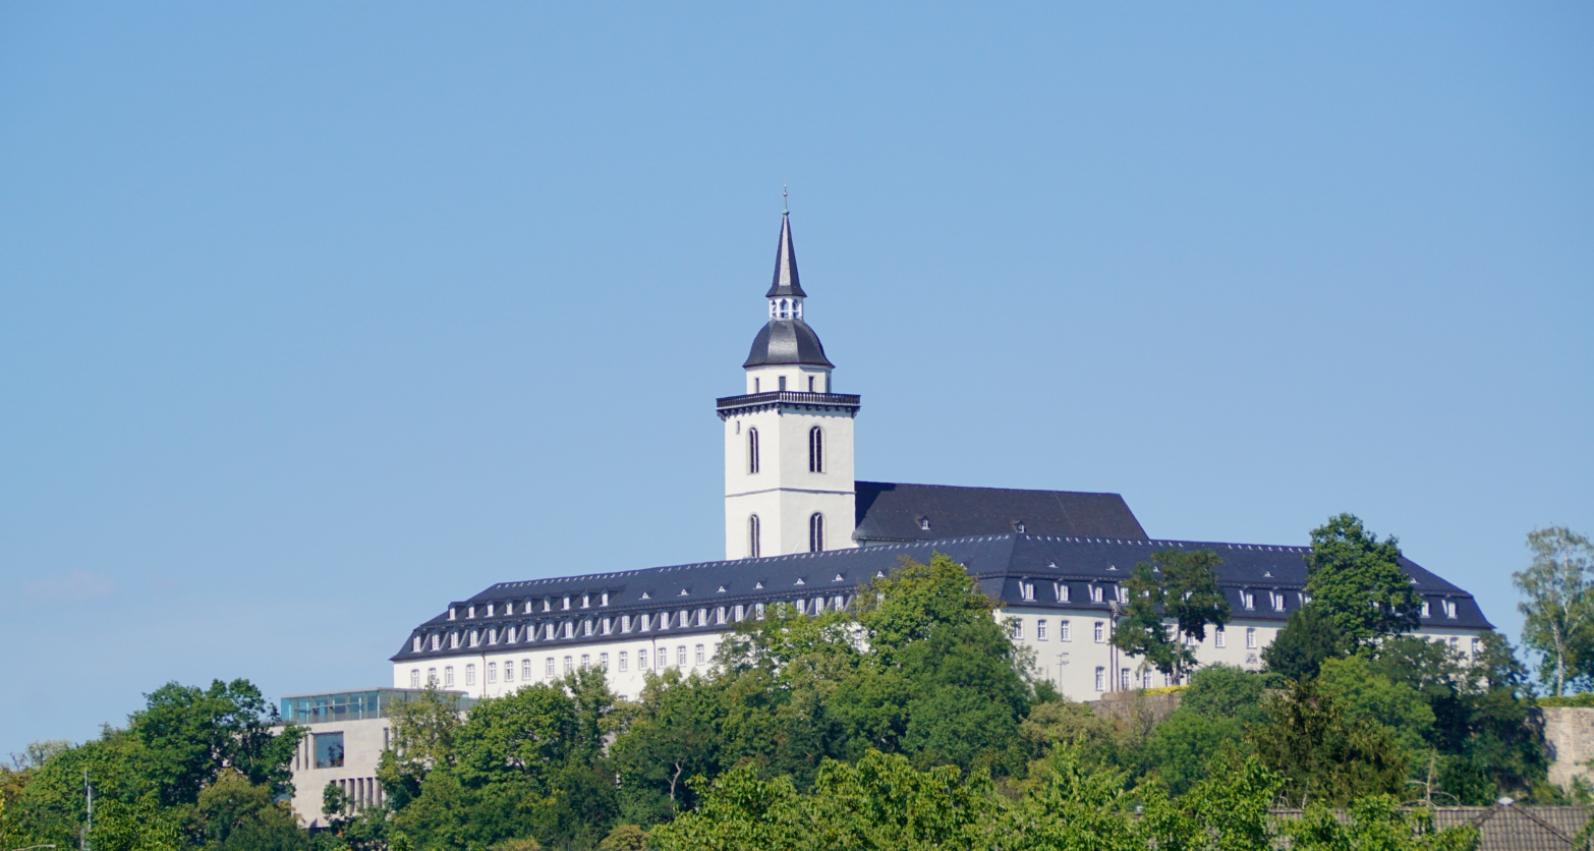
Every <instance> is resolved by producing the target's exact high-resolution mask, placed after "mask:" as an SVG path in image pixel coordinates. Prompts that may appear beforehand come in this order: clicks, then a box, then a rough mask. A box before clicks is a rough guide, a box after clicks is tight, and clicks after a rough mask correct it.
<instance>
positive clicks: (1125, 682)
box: [1118, 668, 1129, 691]
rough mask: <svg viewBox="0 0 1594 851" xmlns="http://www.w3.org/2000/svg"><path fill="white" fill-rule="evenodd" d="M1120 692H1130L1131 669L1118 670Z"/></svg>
mask: <svg viewBox="0 0 1594 851" xmlns="http://www.w3.org/2000/svg"><path fill="white" fill-rule="evenodd" d="M1118 690H1119V691H1128V690H1129V669H1128V668H1119V669H1118Z"/></svg>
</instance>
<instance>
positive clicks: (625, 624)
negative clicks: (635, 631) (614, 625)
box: [620, 615, 631, 632]
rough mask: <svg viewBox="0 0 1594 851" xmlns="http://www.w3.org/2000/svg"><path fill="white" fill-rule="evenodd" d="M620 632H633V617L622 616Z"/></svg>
mask: <svg viewBox="0 0 1594 851" xmlns="http://www.w3.org/2000/svg"><path fill="white" fill-rule="evenodd" d="M620 631H621V632H630V631H631V616H630V615H621V616H620Z"/></svg>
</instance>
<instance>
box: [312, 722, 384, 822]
mask: <svg viewBox="0 0 1594 851" xmlns="http://www.w3.org/2000/svg"><path fill="white" fill-rule="evenodd" d="M303 726H305V727H306V729H308V730H309V732H308V733H306V734H305V737H304V738H303V739H301V740H300V741H299V749H298V750H297V751H295V752H294V755H293V814H294V815H295V816H298V818H299V823H300V824H302V825H305V826H313V825H324V824H326V814H325V813H323V812H321V795H322V793H323V792H324V790H325V789H326V786H327V784H328V783H336V784H338V785H339V786H341V787H343V791H344V792H345V793H346V794H347V795H348V796H349V799H350V800H351V801H352V802H353V803H354V806H355V808H356V809H360V808H363V807H369V806H376V805H378V804H381V803H382V801H383V795H382V787H381V784H379V783H377V782H376V766H377V763H378V762H379V761H380V760H381V758H382V751H384V750H386V749H387V744H388V735H389V732H388V731H389V729H390V727H389V726H388V721H387V719H385V718H370V719H364V720H360V721H327V722H324V723H319V724H307V725H303ZM317 733H342V734H343V765H341V766H338V767H336V768H316V766H315V735H316V734H317Z"/></svg>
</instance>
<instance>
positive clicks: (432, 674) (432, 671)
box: [426, 668, 437, 686]
mask: <svg viewBox="0 0 1594 851" xmlns="http://www.w3.org/2000/svg"><path fill="white" fill-rule="evenodd" d="M426 684H427V685H429V686H435V685H437V669H436V668H427V669H426Z"/></svg>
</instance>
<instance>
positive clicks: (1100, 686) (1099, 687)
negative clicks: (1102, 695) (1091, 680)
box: [1096, 665, 1107, 691]
mask: <svg viewBox="0 0 1594 851" xmlns="http://www.w3.org/2000/svg"><path fill="white" fill-rule="evenodd" d="M1106 690H1107V669H1106V668H1103V667H1102V666H1100V665H1097V666H1096V691H1106Z"/></svg>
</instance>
